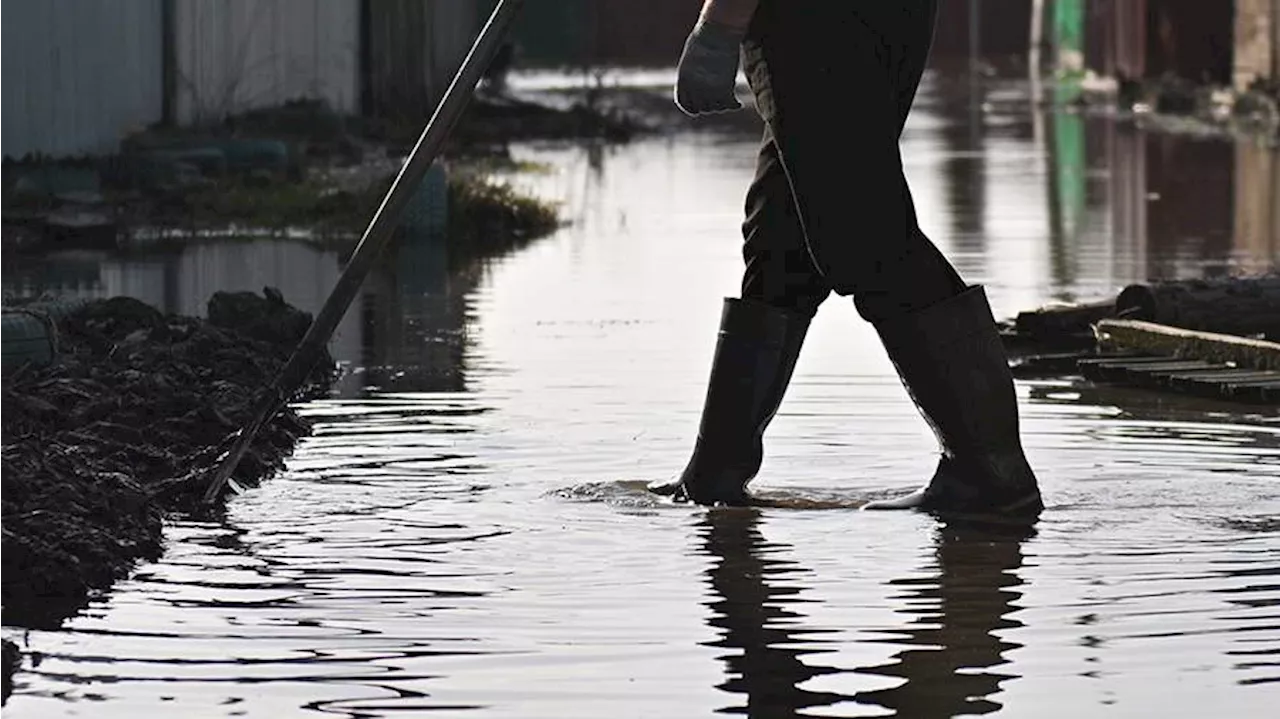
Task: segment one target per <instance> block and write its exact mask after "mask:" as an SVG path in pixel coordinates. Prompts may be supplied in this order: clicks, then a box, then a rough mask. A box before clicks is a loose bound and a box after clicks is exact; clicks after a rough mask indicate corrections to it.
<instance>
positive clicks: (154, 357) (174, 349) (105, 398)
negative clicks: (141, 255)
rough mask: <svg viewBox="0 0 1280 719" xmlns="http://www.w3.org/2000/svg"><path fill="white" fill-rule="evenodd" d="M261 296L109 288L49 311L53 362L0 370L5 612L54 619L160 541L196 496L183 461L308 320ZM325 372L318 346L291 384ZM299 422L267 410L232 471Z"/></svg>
mask: <svg viewBox="0 0 1280 719" xmlns="http://www.w3.org/2000/svg"><path fill="white" fill-rule="evenodd" d="M265 295H266V296H265V298H264V297H258V296H257V295H253V294H251V293H241V294H235V295H231V294H225V293H219V294H218V295H215V297H214V299H213V300H211V301H210V316H211V317H216V320H217V321H216V322H214V321H204V320H200V319H197V318H192V317H182V316H177V315H166V314H164V313H161V312H159V311H158V310H156V309H155V308H153V307H150V306H148V305H146V304H144V303H142V302H139V301H137V300H133V299H129V298H124V297H117V298H113V299H110V300H104V301H99V302H94V303H90V304H88V305H87V306H85V307H83V308H82V309H80V310H78V311H75V312H72V313H71V314H69V315H67V316H66V317H64V318H62V319H60V320H59V321H58V322H57V330H58V344H59V353H58V357H57V358H56V360H55V362H54V363H53V364H51V365H48V366H45V367H39V368H35V367H30V366H28V367H24V368H22V369H20V370H18V371H16V372H14V373H12V374H11V375H10V376H6V377H5V378H4V382H3V402H4V412H3V416H2V418H0V430H2V434H3V457H2V464H3V466H2V470H3V471H2V473H0V476H2V481H3V493H2V494H3V501H2V503H3V512H4V529H3V547H2V549H3V551H2V552H0V554H2V556H3V559H2V560H0V563H2V565H3V581H2V582H0V594H2V598H3V603H4V612H5V616H4V622H5V623H6V624H10V625H14V624H16V625H20V626H28V627H56V626H57V625H59V624H60V623H61V622H62V620H63V619H65V618H66V617H67V616H70V615H71V614H73V613H74V612H75V611H77V610H78V609H79V608H80V607H81V606H83V605H84V603H85V602H86V601H87V599H88V597H89V596H90V594H91V593H92V592H94V591H96V590H101V589H105V588H106V587H108V586H109V585H110V584H111V583H112V582H113V581H114V580H115V579H117V578H119V577H121V576H123V575H124V574H125V573H126V572H127V571H128V570H129V568H130V567H131V566H132V565H133V563H134V562H135V561H136V560H138V559H148V558H154V557H155V556H157V555H158V554H159V553H160V550H161V546H162V543H161V518H162V517H163V516H164V514H165V513H166V512H170V511H175V510H178V511H181V510H189V509H191V508H194V507H196V506H197V503H198V501H199V498H200V494H201V492H203V490H204V483H203V482H201V481H197V480H199V479H200V478H201V476H202V474H201V473H200V472H198V471H193V470H198V469H199V468H201V467H206V466H210V465H211V463H212V460H213V458H214V457H215V456H216V455H217V453H218V451H219V449H220V448H221V447H222V446H223V445H224V444H225V443H226V441H227V439H228V436H229V435H230V434H231V433H233V432H234V431H235V430H236V429H237V428H239V426H240V425H241V424H242V423H243V422H244V421H246V420H247V419H248V418H249V415H250V414H251V412H252V404H253V401H254V400H255V399H256V397H257V396H258V393H259V392H261V391H262V390H263V389H264V388H265V387H266V386H267V385H268V384H269V383H270V382H271V381H272V379H273V378H274V377H275V375H276V373H277V372H278V370H279V369H280V368H281V367H282V366H283V364H284V363H285V362H286V361H287V360H288V357H289V354H290V352H291V351H292V349H293V347H294V345H295V344H296V342H297V339H298V338H299V337H300V336H301V334H302V333H303V332H305V330H306V327H307V324H308V323H309V322H310V317H309V316H308V315H306V314H305V313H303V312H300V311H298V310H296V309H294V308H293V307H290V306H289V305H287V304H286V303H285V302H284V300H283V298H281V297H280V295H279V293H278V292H275V291H273V290H270V289H268V290H267V291H266V292H265ZM215 310H216V311H215ZM332 373H333V363H332V360H331V359H330V358H329V357H327V356H326V357H324V358H322V361H321V362H320V363H319V365H318V367H317V369H316V370H315V371H314V372H313V374H312V376H311V379H310V382H309V383H308V385H307V386H306V387H305V388H304V389H303V390H302V392H300V394H305V395H312V396H314V395H317V394H321V393H323V392H325V391H327V389H328V387H329V384H330V382H331V380H332ZM307 431H308V425H307V424H306V423H305V422H304V421H303V420H302V419H301V418H299V417H298V416H297V415H296V413H294V412H292V411H291V410H288V409H285V410H284V411H282V412H281V413H280V414H278V415H277V416H276V418H275V419H274V420H273V421H272V422H271V423H270V424H269V425H268V426H267V427H265V428H264V429H263V431H262V432H261V433H260V434H259V435H258V436H257V438H256V440H255V441H254V443H253V445H252V448H251V450H250V451H249V453H248V455H247V456H246V458H245V460H244V461H243V462H242V463H241V464H240V467H239V469H238V471H237V473H236V479H237V481H239V482H241V483H245V484H249V485H252V484H256V483H257V482H258V481H260V480H261V479H262V478H263V477H266V476H267V475H269V474H271V473H272V472H274V471H276V470H277V469H279V468H280V467H281V466H282V465H283V461H284V458H285V457H286V456H287V455H288V454H289V453H290V452H291V451H292V449H293V446H294V443H295V442H296V440H297V439H298V438H299V437H300V436H302V435H304V434H306V433H307ZM183 477H186V478H187V479H188V481H181V478H183Z"/></svg>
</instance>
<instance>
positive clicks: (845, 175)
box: [743, 0, 964, 321]
mask: <svg viewBox="0 0 1280 719" xmlns="http://www.w3.org/2000/svg"><path fill="white" fill-rule="evenodd" d="M881 5H884V6H887V7H880V6H881ZM898 5H899V4H898V3H829V4H828V3H793V2H784V1H778V0H775V1H772V2H771V1H769V0H765V1H764V2H762V3H761V5H760V7H759V9H758V10H757V12H756V17H755V20H754V21H753V23H752V27H751V32H750V33H749V34H748V38H747V42H746V43H745V44H744V46H743V48H744V56H745V59H746V71H747V74H748V79H749V80H750V81H751V84H752V88H753V89H754V90H755V95H756V103H757V107H758V109H759V111H760V113H761V115H762V117H764V119H765V120H766V122H767V123H768V124H769V127H770V128H771V130H772V132H773V137H774V138H775V142H776V144H777V147H778V150H779V157H780V160H779V164H781V165H782V168H783V171H784V174H785V176H786V178H787V180H788V187H789V189H790V192H791V194H792V199H793V206H794V208H795V213H796V222H797V223H798V225H799V226H800V227H801V228H802V234H801V235H800V236H801V237H802V238H803V240H804V242H805V247H806V250H807V253H808V254H809V256H810V260H811V261H812V263H813V265H814V268H815V270H816V272H817V273H818V274H819V276H820V277H821V278H822V279H823V280H824V281H825V284H826V285H827V286H829V287H830V288H831V289H832V290H834V291H835V292H836V293H838V294H841V295H846V296H848V295H852V296H853V297H854V298H855V302H856V303H857V306H858V309H859V312H861V313H862V315H863V316H864V317H866V318H867V319H869V320H872V321H876V320H879V319H883V318H887V317H892V316H895V315H899V314H903V313H906V312H910V311H912V310H916V309H921V308H924V307H927V306H929V305H931V304H934V303H936V302H939V301H942V300H943V299H946V298H948V297H951V296H954V295H956V294H958V293H959V292H960V291H962V290H963V289H964V284H963V282H962V281H961V280H960V278H959V276H958V275H957V274H956V272H955V270H954V269H953V268H952V267H951V265H950V263H948V262H947V260H946V258H944V257H943V256H942V254H941V253H940V252H938V250H937V248H936V247H934V246H933V243H931V242H930V241H929V239H928V238H927V237H926V236H925V235H924V233H923V232H921V231H920V228H919V225H918V223H917V221H916V213H915V207H914V205H913V203H912V200H911V192H910V189H909V188H908V186H907V182H906V177H905V175H904V174H903V171H902V160H901V157H900V155H899V151H898V137H899V135H900V134H901V132H902V126H903V123H904V122H905V118H906V111H907V109H908V108H909V107H910V104H911V98H912V97H913V96H914V93H915V86H916V84H917V83H918V82H919V78H920V75H921V73H922V72H923V66H924V58H925V57H926V56H927V53H928V43H929V38H930V35H929V34H928V32H927V30H928V29H929V27H930V26H929V25H928V22H931V20H932V12H931V11H930V12H925V11H926V10H931V8H932V3H931V2H927V3H923V4H922V5H921V6H919V8H917V11H915V12H912V11H909V9H903V8H901V7H898ZM913 20H914V22H912V21H913ZM921 28H924V30H925V32H923V33H922V31H921Z"/></svg>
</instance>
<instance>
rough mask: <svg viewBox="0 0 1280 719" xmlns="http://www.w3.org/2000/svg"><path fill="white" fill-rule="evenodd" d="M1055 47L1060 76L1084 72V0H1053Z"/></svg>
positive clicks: (1075, 75)
mask: <svg viewBox="0 0 1280 719" xmlns="http://www.w3.org/2000/svg"><path fill="white" fill-rule="evenodd" d="M1053 49H1054V58H1055V65H1056V67H1057V71H1058V75H1059V76H1063V77H1079V76H1080V75H1082V74H1083V73H1084V0H1053Z"/></svg>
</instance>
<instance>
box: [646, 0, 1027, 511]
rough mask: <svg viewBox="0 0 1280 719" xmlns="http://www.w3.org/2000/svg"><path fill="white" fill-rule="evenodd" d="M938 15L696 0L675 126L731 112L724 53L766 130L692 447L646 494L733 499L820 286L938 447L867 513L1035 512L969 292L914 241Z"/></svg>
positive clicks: (994, 358) (904, 9) (918, 238)
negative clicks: (919, 93)
mask: <svg viewBox="0 0 1280 719" xmlns="http://www.w3.org/2000/svg"><path fill="white" fill-rule="evenodd" d="M937 5H938V4H937V0H894V1H893V2H812V3H797V2H790V1H789V0H759V2H758V3H757V1H756V0H706V3H705V4H704V6H703V12H702V15H701V16H700V17H699V19H698V22H697V24H696V25H695V26H694V28H693V30H692V32H690V34H689V38H688V40H687V41H686V43H685V47H684V52H683V54H682V56H681V58H680V64H679V67H678V68H677V72H676V76H677V80H676V89H675V97H676V103H677V105H679V106H680V108H681V109H683V110H684V111H685V112H687V113H689V114H691V115H700V114H705V113H714V112H726V111H731V110H734V109H737V107H739V103H738V101H737V99H736V97H735V96H734V84H735V81H736V77H737V72H738V64H739V54H741V57H742V58H744V59H745V64H746V76H747V79H748V80H749V82H750V84H751V88H752V90H753V92H754V93H755V99H756V109H757V110H758V111H759V113H760V116H761V117H762V118H763V119H764V121H765V132H764V137H763V139H762V141H761V146H760V151H759V155H758V158H757V162H756V176H755V180H754V181H753V182H752V184H751V188H750V189H749V190H748V191H747V200H746V218H745V221H744V222H743V224H742V233H743V239H744V245H743V251H742V254H743V258H744V259H745V265H746V266H745V268H744V272H743V277H742V297H741V298H726V299H725V300H724V304H723V310H722V314H721V321H720V331H719V335H718V337H719V339H718V342H717V344H716V350H715V355H714V358H713V359H712V367H711V377H710V379H709V381H708V383H707V394H706V399H705V401H704V403H703V408H702V421H701V424H700V426H699V430H698V438H697V441H696V443H695V445H694V449H693V454H692V457H690V459H689V462H688V464H687V465H686V466H685V468H684V470H683V471H682V472H681V474H680V476H679V477H676V478H673V479H671V480H669V481H663V482H655V483H653V484H652V485H651V487H650V489H651V490H652V491H654V492H657V493H660V494H669V495H674V496H676V497H679V498H684V499H688V500H691V501H694V502H698V503H700V504H750V502H751V497H750V495H749V494H748V493H747V483H748V482H750V481H751V479H752V478H754V477H755V475H756V473H757V472H758V471H759V469H760V465H761V459H762V457H763V451H764V450H763V436H764V432H765V429H766V428H767V427H768V425H769V422H770V421H771V420H772V418H773V416H774V414H775V413H776V412H777V410H778V407H779V406H780V404H781V402H782V398H783V395H784V394H785V392H786V389H787V385H788V383H789V382H790V381H791V375H792V372H793V370H794V369H795V365H796V361H797V358H798V357H799V355H800V348H801V346H802V345H803V344H804V339H805V335H806V333H807V331H808V328H809V323H810V320H811V319H812V317H813V315H814V313H816V312H817V310H818V307H819V306H820V305H821V304H822V303H823V302H825V301H826V299H827V298H828V297H829V296H830V295H831V294H832V293H835V294H837V295H840V296H843V297H851V298H852V299H853V302H854V304H855V306H856V307H857V309H858V312H859V313H860V314H861V315H862V317H863V318H864V319H866V320H867V321H869V322H870V323H871V324H872V325H873V326H874V327H875V328H876V331H877V333H878V334H879V335H880V339H881V341H882V342H883V344H884V346H885V349H886V351H887V352H888V354H889V357H890V359H892V360H893V364H894V367H895V368H897V370H898V374H899V376H900V377H901V379H902V383H903V384H904V385H905V386H906V387H907V388H908V390H909V393H910V395H911V398H912V399H913V400H914V401H915V403H916V405H917V406H918V407H919V409H920V412H921V414H923V415H924V417H925V419H926V420H927V421H928V424H929V426H930V427H931V428H932V429H933V430H934V434H935V435H936V436H937V439H938V443H939V445H940V446H941V449H942V459H941V461H940V462H939V463H938V466H937V469H936V470H935V471H934V474H933V476H932V477H931V478H930V480H929V481H928V482H927V483H926V484H925V486H924V487H922V488H921V489H919V490H917V491H915V492H912V493H910V494H908V495H906V496H904V497H902V498H900V499H896V500H892V501H887V502H872V503H870V504H868V505H867V507H868V508H875V509H897V508H918V509H923V510H926V511H929V512H933V513H935V514H938V515H942V516H946V517H957V516H959V517H965V516H972V515H988V516H990V515H999V516H1002V517H1005V518H1008V519H1016V520H1017V521H1023V522H1028V523H1030V522H1034V521H1035V520H1036V518H1037V517H1038V516H1039V514H1040V512H1041V511H1042V510H1043V508H1044V505H1043V503H1042V501H1041V498H1040V491H1039V487H1038V486H1037V483H1036V478H1035V474H1034V473H1033V472H1032V470H1031V467H1030V465H1029V464H1028V463H1027V460H1026V457H1025V456H1024V454H1023V451H1022V440H1021V437H1020V431H1019V426H1018V405H1017V397H1016V395H1015V393H1014V388H1013V377H1012V376H1011V375H1010V373H1009V367H1008V365H1007V363H1006V359H1005V353H1004V346H1003V344H1002V342H1001V340H1000V336H999V333H998V332H997V329H996V324H995V320H994V318H993V317H992V315H991V307H990V305H989V304H988V302H987V297H986V294H985V291H984V290H983V288H982V287H980V286H969V285H968V284H967V283H965V281H964V280H963V279H961V277H960V275H959V274H958V273H957V272H956V270H955V268H954V267H952V266H951V263H950V262H948V261H947V258H946V257H944V256H943V255H942V253H941V252H939V251H938V248H937V247H935V246H934V244H933V242H932V241H930V239H929V238H928V237H927V236H926V235H925V233H924V232H923V231H922V230H921V228H920V224H919V221H918V217H917V215H916V208H915V204H914V202H913V200H912V196H911V189H910V187H909V186H908V184H907V179H906V176H905V175H904V173H903V169H902V157H901V154H900V151H899V148H898V140H899V138H900V137H901V134H902V128H903V126H904V125H905V123H906V120H907V114H908V112H910V109H911V105H912V103H913V102H914V100H915V94H916V88H917V87H918V85H919V83H920V78H921V76H922V75H923V73H924V67H925V63H926V61H927V59H928V57H929V46H930V42H931V39H932V36H933V25H934V20H935V18H936V16H937V9H938V7H937Z"/></svg>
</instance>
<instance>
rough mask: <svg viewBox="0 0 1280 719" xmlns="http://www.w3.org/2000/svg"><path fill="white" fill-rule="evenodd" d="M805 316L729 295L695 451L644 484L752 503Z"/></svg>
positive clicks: (697, 498) (699, 497)
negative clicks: (750, 485)
mask: <svg viewBox="0 0 1280 719" xmlns="http://www.w3.org/2000/svg"><path fill="white" fill-rule="evenodd" d="M808 329H809V317H806V316H804V315H801V314H796V313H793V312H787V311H785V310H781V309H778V308H776V307H772V306H770V305H768V304H765V303H763V302H758V301H756V300H741V299H733V298H727V299H725V301H724V311H723V313H722V314H721V316H720V338H719V340H718V341H717V342H716V349H715V357H714V359H713V360H712V364H711V379H710V381H709V382H708V383H707V396H706V400H705V402H704V403H703V406H702V421H701V424H700V426H699V428H698V441H697V443H696V444H695V445H694V449H693V457H692V458H691V459H690V460H689V464H688V465H687V466H686V467H685V468H684V471H683V472H681V473H680V476H679V477H676V478H673V479H670V480H664V481H659V482H654V483H652V484H650V485H649V490H650V491H652V492H655V493H657V494H664V495H673V496H675V498H676V499H679V500H684V501H693V502H697V503H698V504H731V505H742V504H747V503H748V502H749V497H748V495H747V491H746V490H747V482H750V481H751V479H752V478H753V477H755V476H756V472H758V471H759V470H760V463H761V461H762V459H763V457H764V443H763V436H764V430H765V427H767V426H768V425H769V421H770V420H772V419H773V415H774V414H775V413H776V412H777V411H778V405H779V404H781V403H782V396H783V394H784V393H785V392H786V390H787V384H788V383H789V382H790V381H791V373H792V371H793V370H795V366H796V358H798V357H799V356H800V346H801V345H802V344H804V336H805V333H806V332H807V331H808Z"/></svg>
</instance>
